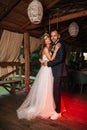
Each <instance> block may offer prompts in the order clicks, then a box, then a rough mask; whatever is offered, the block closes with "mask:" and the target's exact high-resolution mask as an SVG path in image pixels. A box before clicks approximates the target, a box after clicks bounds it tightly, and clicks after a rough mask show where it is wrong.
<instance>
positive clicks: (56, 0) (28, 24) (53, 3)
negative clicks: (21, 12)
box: [22, 0, 60, 30]
mask: <svg viewBox="0 0 87 130" xmlns="http://www.w3.org/2000/svg"><path fill="white" fill-rule="evenodd" d="M59 1H60V0H54V1H52V2H51V3H50V4H49V5H48V6H47V8H46V9H45V10H44V13H45V12H46V11H47V10H49V9H50V8H52V7H53V6H54V5H55V4H56V3H58V2H59ZM28 26H32V27H35V26H37V27H38V25H32V24H31V25H30V23H29V22H27V23H26V24H25V25H24V26H23V27H22V29H24V30H25V29H26V28H27V27H28ZM39 26H40V25H39ZM37 27H36V28H37Z"/></svg>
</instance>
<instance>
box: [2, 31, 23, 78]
mask: <svg viewBox="0 0 87 130" xmlns="http://www.w3.org/2000/svg"><path fill="white" fill-rule="evenodd" d="M22 40H23V34H19V33H14V32H10V31H7V30H4V31H3V33H2V37H1V40H0V62H4V61H6V62H12V61H13V62H15V61H16V60H17V57H18V55H19V53H20V48H21V44H22ZM13 69H14V68H12V67H11V66H8V67H7V68H0V76H1V75H4V74H6V73H8V72H11V71H12V70H13Z"/></svg>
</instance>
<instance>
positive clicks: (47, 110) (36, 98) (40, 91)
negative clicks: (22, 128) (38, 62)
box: [17, 66, 55, 120]
mask: <svg viewBox="0 0 87 130" xmlns="http://www.w3.org/2000/svg"><path fill="white" fill-rule="evenodd" d="M54 110H55V103H54V99H53V76H52V70H51V68H50V67H47V66H42V67H41V68H40V70H39V72H38V74H37V76H36V79H35V81H34V83H33V85H32V87H31V90H30V92H29V94H28V95H27V97H26V99H25V100H24V102H23V104H22V105H21V106H20V107H19V108H18V109H17V116H18V118H19V119H22V118H23V119H27V120H30V119H33V118H36V117H40V118H45V119H46V118H49V117H50V116H51V114H52V113H53V112H54Z"/></svg>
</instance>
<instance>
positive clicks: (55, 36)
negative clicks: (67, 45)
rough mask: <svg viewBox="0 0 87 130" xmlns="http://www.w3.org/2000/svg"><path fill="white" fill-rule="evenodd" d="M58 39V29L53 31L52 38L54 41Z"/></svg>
mask: <svg viewBox="0 0 87 130" xmlns="http://www.w3.org/2000/svg"><path fill="white" fill-rule="evenodd" d="M57 39H58V32H57V31H52V32H51V40H52V42H55V41H56V40H57Z"/></svg>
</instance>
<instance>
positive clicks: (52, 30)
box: [50, 28, 60, 34]
mask: <svg viewBox="0 0 87 130" xmlns="http://www.w3.org/2000/svg"><path fill="white" fill-rule="evenodd" d="M54 31H56V32H57V33H58V34H60V33H59V31H58V29H56V28H52V29H51V31H50V34H51V32H54Z"/></svg>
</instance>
